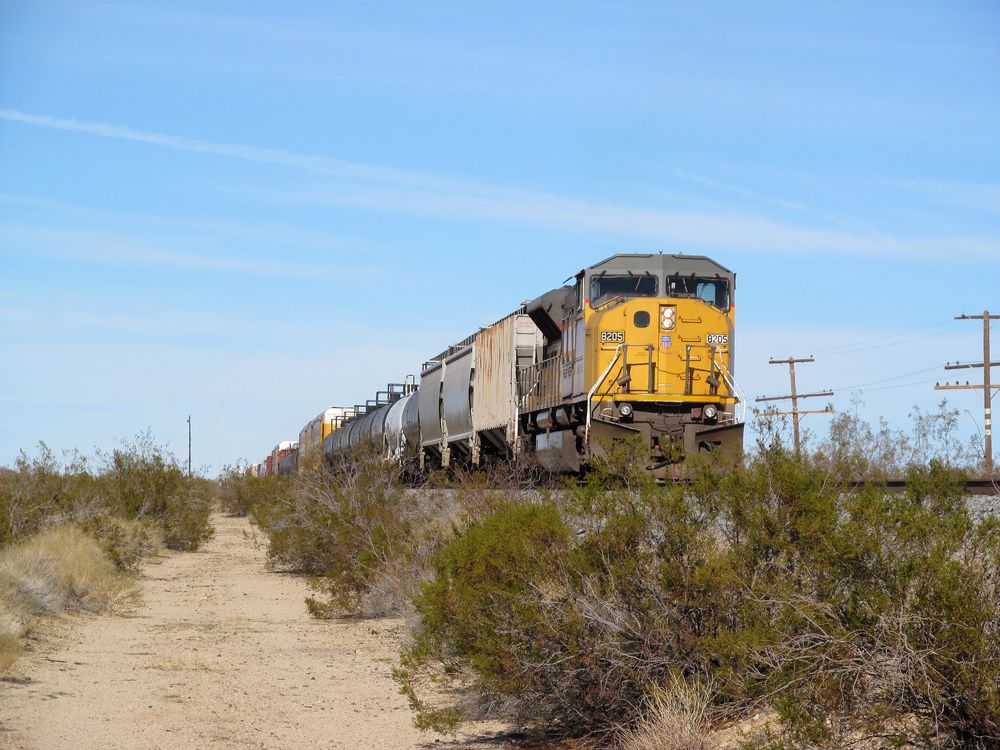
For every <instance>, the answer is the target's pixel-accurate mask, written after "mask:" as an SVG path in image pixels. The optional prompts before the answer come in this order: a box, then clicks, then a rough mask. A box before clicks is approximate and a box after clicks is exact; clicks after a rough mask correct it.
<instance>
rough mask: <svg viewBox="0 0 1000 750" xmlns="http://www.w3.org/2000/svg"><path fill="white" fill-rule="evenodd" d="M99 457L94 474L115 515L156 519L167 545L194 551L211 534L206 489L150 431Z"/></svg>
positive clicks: (209, 492) (207, 489)
mask: <svg viewBox="0 0 1000 750" xmlns="http://www.w3.org/2000/svg"><path fill="white" fill-rule="evenodd" d="M103 459H104V461H103V466H102V469H101V472H100V474H99V475H98V478H99V480H100V485H101V490H102V493H103V497H104V499H105V502H106V504H107V507H108V508H109V509H110V510H111V512H112V514H113V515H118V516H121V517H123V518H129V519H135V518H147V519H151V520H153V521H155V522H156V523H157V524H158V525H159V526H160V527H161V529H162V531H163V541H164V544H166V545H167V547H169V548H171V549H177V550H196V549H198V548H199V547H200V546H201V545H202V544H203V543H204V542H205V541H207V540H208V539H210V538H211V537H212V534H213V529H212V524H211V520H210V517H211V513H212V502H213V498H212V493H211V491H210V488H209V487H208V486H206V484H205V483H204V481H203V480H200V479H197V478H194V477H189V476H187V475H186V474H185V473H184V471H183V470H182V469H181V467H180V464H179V463H178V462H177V459H176V458H175V457H174V456H173V455H172V454H171V453H169V452H168V451H167V450H166V449H164V448H162V447H160V446H158V445H156V444H155V443H154V442H153V440H152V437H151V436H150V435H149V433H142V434H140V435H138V436H137V437H136V438H135V439H134V440H133V441H132V442H127V441H126V442H123V443H122V446H121V447H120V448H118V449H115V450H113V451H112V452H111V453H110V454H107V455H105V456H103Z"/></svg>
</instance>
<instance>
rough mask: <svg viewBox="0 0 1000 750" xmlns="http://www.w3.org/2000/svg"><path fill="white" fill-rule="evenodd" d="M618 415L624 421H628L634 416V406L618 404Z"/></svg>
mask: <svg viewBox="0 0 1000 750" xmlns="http://www.w3.org/2000/svg"><path fill="white" fill-rule="evenodd" d="M618 413H619V414H621V415H622V418H623V419H628V418H629V417H631V416H632V404H627V403H626V404H618Z"/></svg>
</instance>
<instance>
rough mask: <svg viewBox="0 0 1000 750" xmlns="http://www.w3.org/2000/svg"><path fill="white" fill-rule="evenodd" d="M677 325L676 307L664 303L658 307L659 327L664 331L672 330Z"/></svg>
mask: <svg viewBox="0 0 1000 750" xmlns="http://www.w3.org/2000/svg"><path fill="white" fill-rule="evenodd" d="M676 325H677V308H676V307H674V306H673V305H664V306H663V307H661V308H660V328H662V329H663V330H664V331H672V330H674V326H676Z"/></svg>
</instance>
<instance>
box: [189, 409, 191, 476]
mask: <svg viewBox="0 0 1000 750" xmlns="http://www.w3.org/2000/svg"><path fill="white" fill-rule="evenodd" d="M188 476H191V415H190V414H188Z"/></svg>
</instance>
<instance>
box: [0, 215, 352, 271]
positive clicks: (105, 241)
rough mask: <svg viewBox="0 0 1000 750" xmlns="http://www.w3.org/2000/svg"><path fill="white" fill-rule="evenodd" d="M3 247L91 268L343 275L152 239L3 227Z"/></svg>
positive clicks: (1, 229) (0, 235)
mask: <svg viewBox="0 0 1000 750" xmlns="http://www.w3.org/2000/svg"><path fill="white" fill-rule="evenodd" d="M0 241H3V242H4V244H5V245H7V246H8V247H11V248H13V247H14V246H15V244H17V245H19V247H18V249H19V250H22V251H24V250H27V249H29V248H30V249H31V250H32V251H33V252H35V253H41V254H45V255H49V256H51V257H56V258H64V259H73V260H82V261H86V262H91V263H111V264H116V265H117V264H121V263H129V264H134V265H142V266H155V267H168V268H178V269H192V270H202V271H225V272H236V273H247V274H254V275H264V276H277V277H287V278H305V279H335V278H338V274H336V273H335V272H334V271H333V270H331V269H317V268H315V267H312V266H307V265H305V264H297V263H291V262H285V261H282V262H280V263H275V262H270V261H266V260H260V259H258V258H253V257H239V256H235V255H222V254H218V253H209V252H205V253H200V254H199V253H191V252H182V251H178V250H175V249H173V248H172V247H170V246H169V245H160V244H157V243H153V242H151V241H150V240H149V239H148V238H141V239H140V238H135V237H129V236H123V235H117V234H108V233H104V232H91V231H84V230H74V229H52V228H44V227H32V226H21V225H17V224H0Z"/></svg>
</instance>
